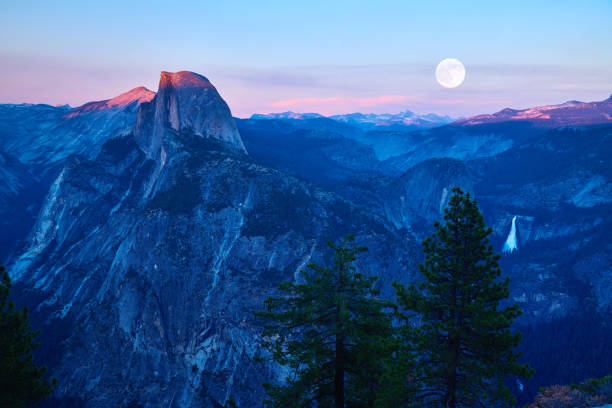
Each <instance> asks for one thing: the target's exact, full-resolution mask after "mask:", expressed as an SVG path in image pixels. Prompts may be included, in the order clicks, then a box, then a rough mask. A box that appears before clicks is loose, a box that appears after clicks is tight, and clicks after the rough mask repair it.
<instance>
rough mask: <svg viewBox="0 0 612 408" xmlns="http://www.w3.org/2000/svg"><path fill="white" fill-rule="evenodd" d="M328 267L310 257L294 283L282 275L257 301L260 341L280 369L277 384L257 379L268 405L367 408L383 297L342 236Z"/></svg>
mask: <svg viewBox="0 0 612 408" xmlns="http://www.w3.org/2000/svg"><path fill="white" fill-rule="evenodd" d="M329 245H330V247H331V248H332V249H333V250H334V257H333V264H332V265H331V266H330V267H326V266H321V265H317V264H314V263H313V264H310V265H309V266H308V270H307V271H302V272H301V281H300V282H299V283H293V282H285V283H282V284H281V285H280V287H279V292H280V296H279V297H270V298H268V299H267V300H266V301H265V311H264V312H262V313H258V314H257V316H259V317H262V318H264V319H265V320H266V323H267V324H266V325H265V330H264V333H263V335H264V338H265V339H267V342H266V343H265V344H264V346H266V347H267V348H268V349H269V351H270V352H271V354H272V357H273V359H274V360H275V361H276V362H278V363H280V364H281V365H283V366H284V367H285V369H286V373H287V378H286V382H285V383H284V384H282V385H272V384H265V387H266V390H267V392H268V394H269V396H270V400H269V401H267V404H268V406H272V407H283V408H284V407H318V408H325V407H338V408H344V407H345V406H347V407H373V406H375V404H376V400H377V399H378V397H379V395H380V394H381V392H382V388H383V386H384V385H383V384H381V379H382V377H383V374H384V371H385V370H386V366H387V363H388V361H389V358H390V352H391V342H392V337H393V327H392V324H391V317H390V316H391V315H390V314H389V313H387V309H388V308H391V307H393V305H392V304H391V303H389V302H386V301H382V300H380V299H378V298H377V295H378V291H377V290H376V289H374V288H373V284H374V282H375V281H376V278H375V277H367V276H364V275H362V274H360V273H357V272H356V270H355V267H354V266H353V262H354V261H355V260H356V256H357V254H359V253H360V252H363V251H366V248H364V247H360V246H355V243H354V237H353V236H348V237H346V238H345V239H344V241H343V242H342V243H340V244H339V245H335V244H332V243H330V244H329Z"/></svg>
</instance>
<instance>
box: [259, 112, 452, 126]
mask: <svg viewBox="0 0 612 408" xmlns="http://www.w3.org/2000/svg"><path fill="white" fill-rule="evenodd" d="M317 118H325V116H323V115H320V114H318V113H295V112H282V113H267V114H254V115H252V116H251V119H282V120H287V119H294V120H307V119H317ZM328 118H329V119H333V120H335V121H337V122H342V123H347V124H349V125H352V126H356V127H359V128H361V129H364V130H375V129H381V130H391V129H399V130H407V129H411V130H415V129H427V128H431V127H436V126H441V125H444V124H447V123H450V122H452V121H453V119H452V118H450V117H449V116H440V115H436V114H434V113H429V114H427V115H417V114H415V113H413V112H411V111H409V110H406V111H404V112H400V113H383V114H375V113H349V114H345V115H334V116H329V117H328Z"/></svg>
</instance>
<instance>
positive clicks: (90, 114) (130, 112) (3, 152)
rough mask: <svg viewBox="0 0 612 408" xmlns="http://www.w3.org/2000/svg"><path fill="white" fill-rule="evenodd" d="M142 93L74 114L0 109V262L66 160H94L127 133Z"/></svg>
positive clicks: (44, 108)
mask: <svg viewBox="0 0 612 408" xmlns="http://www.w3.org/2000/svg"><path fill="white" fill-rule="evenodd" d="M154 95H155V93H154V92H152V91H149V90H148V89H146V88H144V87H139V88H135V89H132V90H131V91H129V92H126V93H124V94H122V95H119V96H117V97H115V98H112V99H109V100H104V101H97V102H90V103H86V104H85V105H83V106H80V107H77V108H70V107H67V106H61V107H54V106H49V105H27V104H23V105H0V160H2V162H1V163H0V172H1V173H4V174H5V175H6V177H4V178H3V182H2V183H1V184H2V186H0V227H2V230H3V232H4V233H3V235H2V237H0V259H3V260H5V261H6V260H7V258H9V257H12V256H14V255H15V254H16V253H17V252H19V251H21V250H22V249H23V245H24V240H25V238H26V236H27V235H28V233H29V231H30V230H31V228H32V226H33V224H34V221H35V219H36V217H37V214H38V212H39V210H40V207H41V205H42V202H43V200H44V197H45V195H46V194H47V192H48V191H49V188H50V186H51V184H52V183H53V181H54V180H55V179H56V178H57V177H58V175H59V174H60V172H61V171H62V168H63V167H64V165H65V163H66V160H68V158H69V157H70V156H71V155H74V154H78V155H81V156H83V157H87V158H93V157H95V156H96V155H97V154H98V152H99V151H100V148H101V147H102V145H103V144H104V143H105V142H106V141H107V140H108V139H110V138H112V137H116V136H118V135H121V134H126V133H129V132H131V130H132V128H133V126H134V121H135V119H136V115H137V112H138V107H139V106H140V104H141V103H143V102H146V101H149V100H151V99H152V98H153V96H154Z"/></svg>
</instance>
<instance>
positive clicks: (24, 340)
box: [0, 266, 55, 408]
mask: <svg viewBox="0 0 612 408" xmlns="http://www.w3.org/2000/svg"><path fill="white" fill-rule="evenodd" d="M10 289H11V280H10V278H9V275H8V273H7V272H6V271H5V269H4V267H2V266H0V407H15V408H19V407H27V406H30V405H33V404H35V403H37V402H39V401H41V400H43V399H44V398H45V397H47V396H48V395H50V394H51V393H52V392H53V390H54V389H55V379H54V380H53V381H51V382H49V381H48V380H46V379H45V378H44V377H45V373H46V371H47V370H46V368H45V367H39V366H37V365H36V363H35V362H34V360H33V357H32V350H34V349H35V348H36V347H38V344H37V343H36V342H35V341H34V338H35V337H36V336H37V335H38V332H34V331H32V328H31V327H30V324H29V323H28V310H27V309H25V308H24V309H23V310H17V309H16V308H15V305H14V304H13V302H11V301H9V300H8V298H9V292H10Z"/></svg>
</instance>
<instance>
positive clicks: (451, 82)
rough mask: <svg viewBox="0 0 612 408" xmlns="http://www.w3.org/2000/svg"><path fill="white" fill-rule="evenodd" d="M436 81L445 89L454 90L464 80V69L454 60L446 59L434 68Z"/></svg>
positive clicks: (459, 62)
mask: <svg viewBox="0 0 612 408" xmlns="http://www.w3.org/2000/svg"><path fill="white" fill-rule="evenodd" d="M436 79H437V80H438V83H439V84H440V85H442V86H443V87H445V88H456V87H458V86H459V85H461V83H462V82H463V80H464V79H465V67H464V66H463V64H462V63H461V61H459V60H458V59H455V58H446V59H444V60H442V61H440V63H439V64H438V66H437V67H436Z"/></svg>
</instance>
